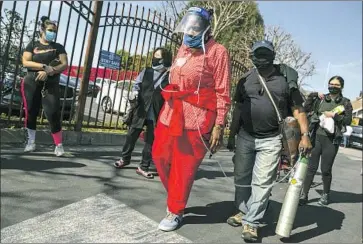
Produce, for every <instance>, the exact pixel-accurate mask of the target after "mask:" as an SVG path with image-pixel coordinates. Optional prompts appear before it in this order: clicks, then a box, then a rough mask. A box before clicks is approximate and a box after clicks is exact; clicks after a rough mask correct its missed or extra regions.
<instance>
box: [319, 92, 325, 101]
mask: <svg viewBox="0 0 363 244" xmlns="http://www.w3.org/2000/svg"><path fill="white" fill-rule="evenodd" d="M318 97H319V98H320V99H321V100H323V99H324V97H325V95H324V94H323V93H320V92H319V93H318Z"/></svg>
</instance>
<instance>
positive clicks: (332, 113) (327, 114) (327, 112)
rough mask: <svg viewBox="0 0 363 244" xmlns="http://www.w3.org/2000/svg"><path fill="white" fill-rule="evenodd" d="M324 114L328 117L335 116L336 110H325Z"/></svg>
mask: <svg viewBox="0 0 363 244" xmlns="http://www.w3.org/2000/svg"><path fill="white" fill-rule="evenodd" d="M324 115H325V117H327V118H334V116H335V113H334V112H330V111H326V112H324Z"/></svg>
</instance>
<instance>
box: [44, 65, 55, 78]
mask: <svg viewBox="0 0 363 244" xmlns="http://www.w3.org/2000/svg"><path fill="white" fill-rule="evenodd" d="M44 71H45V72H46V73H47V75H48V76H52V75H54V74H55V72H56V69H55V68H54V67H52V66H48V65H47V66H45V68H44Z"/></svg>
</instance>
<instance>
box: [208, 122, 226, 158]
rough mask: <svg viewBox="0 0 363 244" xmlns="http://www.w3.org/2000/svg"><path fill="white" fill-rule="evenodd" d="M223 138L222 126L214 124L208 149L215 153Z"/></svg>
mask: <svg viewBox="0 0 363 244" xmlns="http://www.w3.org/2000/svg"><path fill="white" fill-rule="evenodd" d="M222 139H223V128H221V127H218V126H214V127H213V131H212V135H211V137H210V140H209V143H210V150H211V152H212V153H215V152H216V151H217V150H218V149H219V147H220V146H221V145H222V143H221V141H222Z"/></svg>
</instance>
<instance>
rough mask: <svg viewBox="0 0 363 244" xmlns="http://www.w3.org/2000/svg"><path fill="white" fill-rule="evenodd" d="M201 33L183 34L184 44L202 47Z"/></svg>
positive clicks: (191, 46)
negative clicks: (193, 34) (194, 34)
mask: <svg viewBox="0 0 363 244" xmlns="http://www.w3.org/2000/svg"><path fill="white" fill-rule="evenodd" d="M202 37H203V33H200V34H198V35H196V36H190V35H184V40H183V42H184V44H185V45H186V46H187V47H190V48H202Z"/></svg>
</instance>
